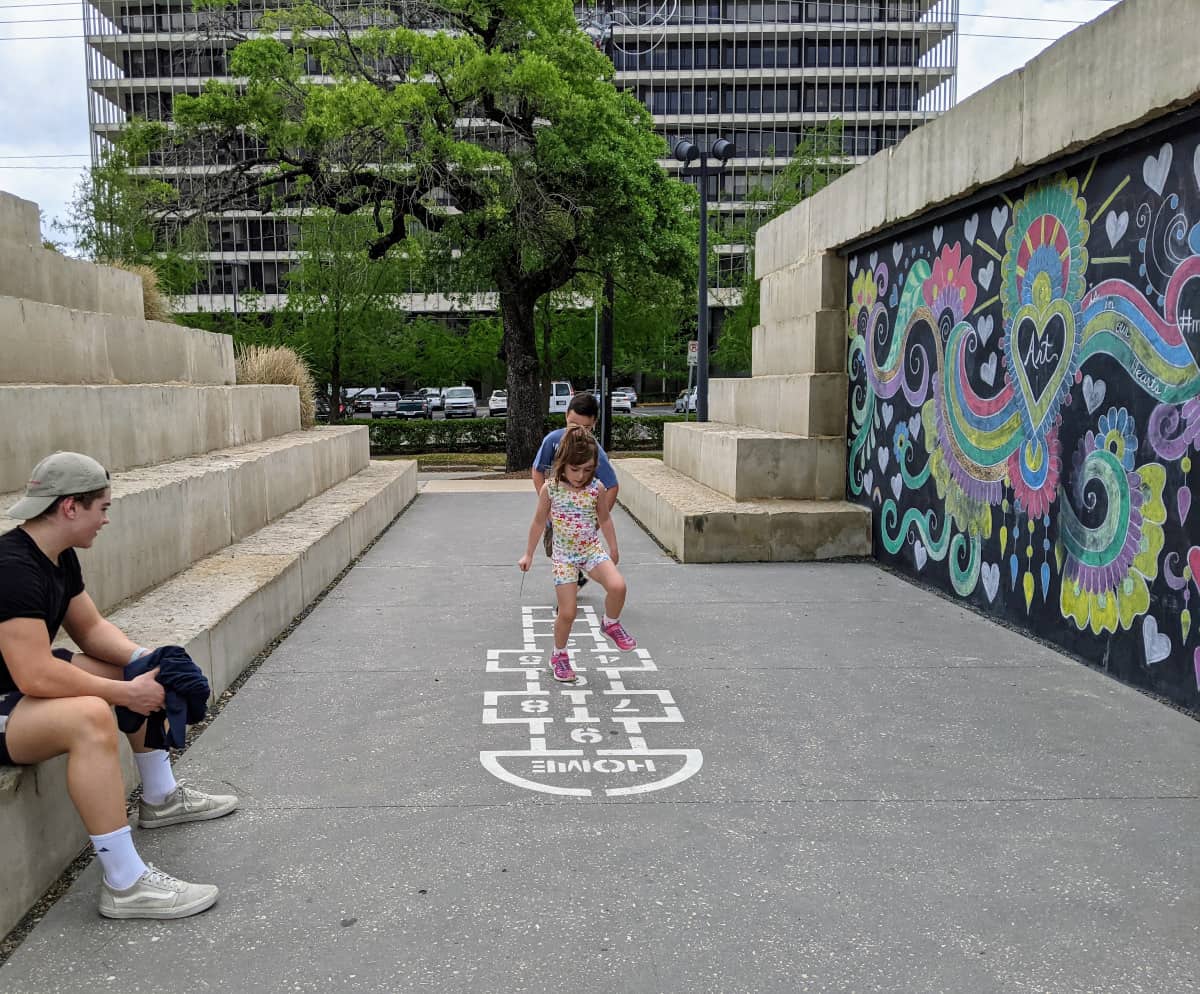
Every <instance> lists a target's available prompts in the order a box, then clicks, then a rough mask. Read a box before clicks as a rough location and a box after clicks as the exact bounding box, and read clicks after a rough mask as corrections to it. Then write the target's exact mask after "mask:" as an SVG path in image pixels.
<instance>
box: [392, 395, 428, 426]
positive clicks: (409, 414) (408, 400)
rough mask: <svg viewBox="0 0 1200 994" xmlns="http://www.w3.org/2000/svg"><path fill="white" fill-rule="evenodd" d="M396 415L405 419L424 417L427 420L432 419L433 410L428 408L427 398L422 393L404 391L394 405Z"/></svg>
mask: <svg viewBox="0 0 1200 994" xmlns="http://www.w3.org/2000/svg"><path fill="white" fill-rule="evenodd" d="M396 417H398V418H404V419H406V420H415V419H417V418H424V419H425V420H427V421H429V420H432V419H433V411H431V410H430V409H429V400H428V398H426V396H425V395H424V394H423V393H404V394H401V395H400V403H399V404H397V405H396Z"/></svg>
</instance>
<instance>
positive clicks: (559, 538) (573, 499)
mask: <svg viewBox="0 0 1200 994" xmlns="http://www.w3.org/2000/svg"><path fill="white" fill-rule="evenodd" d="M547 485H548V486H549V487H550V524H551V525H552V526H553V528H554V551H553V553H551V559H552V561H553V563H554V585H555V586H556V587H557V586H558V585H559V584H560V583H577V582H578V580H579V571H580V570H583V572H585V573H590V572H591V571H592V570H594V569H595V568H596V567H597V566H599V565H600V564H601V563H602V562H606V561H607V560H608V553H607V552H605V551H604V546H603V545H602V544H601V542H600V521H599V518H598V517H597V516H596V499H597V498H598V497H599V496H600V494H602V493H604V484H603V483H601V482H600V481H599V480H592V482H591V483H589V484H588V485H587V486H586V487H583V488H582V489H580V490H575V489H573V488H572V487H568V486H567V485H566V484H565V483H557V482H555V481H554V480H550V481H549V482H548V484H547Z"/></svg>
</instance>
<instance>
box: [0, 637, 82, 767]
mask: <svg viewBox="0 0 1200 994" xmlns="http://www.w3.org/2000/svg"><path fill="white" fill-rule="evenodd" d="M51 653H52V654H53V655H54V656H55V657H57V658H58V659H61V660H63V661H64V662H68V663H69V662H70V661H71V658H72V657H73V656H74V655H75V653H73V652H71V650H70V649H52V650H51ZM24 696H25V695H24V694H22V693H21V692H20V691H19V690H10V691H9V692H8V693H7V694H0V766H17V765H19V764H18V763H14V762H13V758H12V756H10V755H9V754H8V744H7V743H6V742H5V740H4V739H5V736H4V730H5V727H6V726H7V725H8V716H9V715H10V714H12V713H13V709H14V708H15V707H16V706H17V705H18V704H20V703H21V698H22V697H24Z"/></svg>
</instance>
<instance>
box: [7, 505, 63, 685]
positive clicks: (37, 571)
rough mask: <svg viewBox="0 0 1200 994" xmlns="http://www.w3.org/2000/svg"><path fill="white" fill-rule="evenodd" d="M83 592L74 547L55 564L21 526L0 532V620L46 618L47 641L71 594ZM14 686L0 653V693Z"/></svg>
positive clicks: (54, 631)
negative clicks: (1, 533) (0, 533)
mask: <svg viewBox="0 0 1200 994" xmlns="http://www.w3.org/2000/svg"><path fill="white" fill-rule="evenodd" d="M82 592H83V573H82V572H81V571H80V569H79V557H78V556H77V555H76V554H75V550H74V549H67V550H66V551H65V552H63V553H62V555H60V556H59V557H58V565H57V566H55V565H54V563H52V562H51V561H50V560H49V559H47V558H46V554H45V553H44V552H42V550H41V549H39V548H38V546H37V543H36V542H34V540H33V539H32V538H30V537H29V535H28V533H26V532H25V531H24V530H23V529H21V528H14V529H13V530H12V531H10V532H5V533H4V534H3V535H0V622H5V621H11V620H12V619H13V618H37V619H39V620H41V621H44V622H46V632H47V634H48V635H49V636H50V641H51V642H53V641H54V637H55V636H56V635H57V634H58V629H59V627H60V626H61V625H62V620H63V618H64V617H65V616H66V613H67V606H68V605H69V604H70V603H71V598H73V597H75V596H76V595H77V594H80V593H82ZM16 689H17V685H16V684H15V683H13V678H12V674H11V673H9V672H8V664H7V663H6V662H5V661H4V657H3V656H0V694H6V693H8V692H9V691H13V690H16Z"/></svg>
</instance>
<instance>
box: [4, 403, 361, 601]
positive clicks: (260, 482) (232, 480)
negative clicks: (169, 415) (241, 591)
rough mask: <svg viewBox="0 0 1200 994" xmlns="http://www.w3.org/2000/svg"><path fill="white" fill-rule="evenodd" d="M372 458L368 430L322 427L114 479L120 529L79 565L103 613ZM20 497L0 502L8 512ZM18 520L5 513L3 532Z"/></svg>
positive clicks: (110, 529) (108, 532) (109, 531)
mask: <svg viewBox="0 0 1200 994" xmlns="http://www.w3.org/2000/svg"><path fill="white" fill-rule="evenodd" d="M369 460H370V442H369V439H368V432H367V428H366V426H345V427H327V428H314V429H312V430H311V431H297V432H291V433H289V434H287V435H280V436H278V437H277V438H272V439H267V440H265V441H262V442H253V443H251V444H249V445H241V446H238V447H236V448H230V449H220V450H218V451H216V452H210V453H208V454H206V455H202V456H193V457H191V458H189V459H179V460H176V461H174V462H168V463H161V464H159V465H156V466H147V467H143V468H141V469H131V470H126V471H124V472H121V473H116V474H114V475H113V481H112V497H113V506H112V509H111V510H110V511H109V517H110V519H111V524H109V525H108V526H107V527H106V528H105V530H104V534H103V536H102V537H101V538H100V539H99V540H98V541H97V542H96V544H95V546H94V547H93V548H91V549H85V550H81V552H80V553H79V558H80V561H81V562H82V563H83V570H84V575H85V576H86V577H87V578H88V591H89V593H90V594H91V596H92V599H93V600H94V601H95V602H96V604H97V606H98V607H99V608H100V610H101V611H107V610H109V609H110V608H112V607H113V606H114V605H116V604H119V603H120V602H121V601H124V600H126V599H127V598H130V597H135V596H137V595H139V594H141V593H142V592H144V591H146V590H149V589H150V588H151V587H154V586H157V585H158V584H160V583H162V582H163V581H165V580H167V579H169V578H170V577H172V576H174V575H175V574H176V573H179V572H181V571H182V570H185V569H187V568H188V567H189V566H191V565H192V563H194V562H196V561H197V560H199V559H203V558H204V557H205V556H208V555H211V554H212V553H214V552H216V551H217V550H219V549H223V548H225V547H226V546H228V545H231V544H232V543H234V542H238V541H240V540H241V539H243V538H245V537H246V536H248V535H251V534H253V533H254V532H255V531H257V530H258V529H260V528H262V527H264V526H265V525H267V524H269V523H270V522H272V521H274V520H276V519H277V518H280V517H282V516H283V515H284V514H286V513H287V512H288V511H291V510H294V509H295V508H297V507H299V506H300V505H301V504H303V503H304V502H305V501H307V500H311V499H312V498H313V497H315V496H317V495H318V494H320V493H323V492H324V491H325V490H328V489H329V488H330V487H332V486H333V485H334V484H337V483H340V482H341V481H342V480H345V479H346V478H347V477H349V476H352V475H353V474H355V473H357V472H359V471H360V470H362V469H365V468H366V466H367V463H368V462H369ZM18 496H19V494H15V493H14V494H9V495H7V496H5V497H0V515H2V514H3V511H4V510H5V509H7V508H8V507H10V506H11V505H12V504H13V503H14V502H15V501H16V500H17V498H18ZM16 524H17V522H15V521H13V520H11V519H9V518H5V517H2V516H0V531H7V530H8V529H9V528H11V527H13V526H14V525H16Z"/></svg>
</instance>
